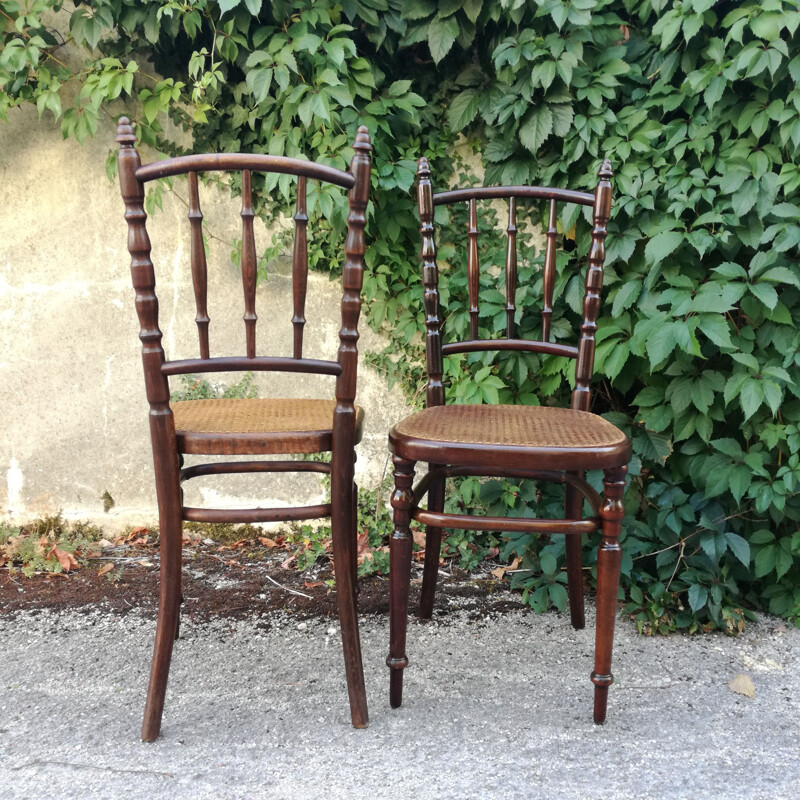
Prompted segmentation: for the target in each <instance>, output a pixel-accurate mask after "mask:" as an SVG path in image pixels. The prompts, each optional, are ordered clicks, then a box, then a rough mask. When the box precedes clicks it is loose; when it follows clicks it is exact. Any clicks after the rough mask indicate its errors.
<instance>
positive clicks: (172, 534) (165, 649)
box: [142, 470, 183, 742]
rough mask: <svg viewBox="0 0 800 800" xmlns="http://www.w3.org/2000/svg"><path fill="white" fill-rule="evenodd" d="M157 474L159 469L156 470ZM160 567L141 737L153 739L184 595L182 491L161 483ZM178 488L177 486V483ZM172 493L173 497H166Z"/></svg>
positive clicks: (162, 708) (155, 735)
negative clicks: (154, 629) (182, 579)
mask: <svg viewBox="0 0 800 800" xmlns="http://www.w3.org/2000/svg"><path fill="white" fill-rule="evenodd" d="M156 472H157V474H158V470H157V471H156ZM158 488H159V492H158V495H159V497H158V501H159V502H158V505H159V529H160V555H161V569H160V576H159V595H158V621H157V623H156V641H155V646H154V648H153V661H152V664H151V666H150V683H149V685H148V687H147V702H146V703H145V708H144V721H143V723H142V741H144V742H152V741H154V740H155V739H157V738H158V734H159V733H160V731H161V716H162V714H163V712H164V697H165V696H166V692H167V679H168V677H169V665H170V661H171V660H172V645H173V643H174V642H175V639H176V638H177V636H178V631H179V628H178V624H179V612H180V598H181V548H182V546H183V542H182V535H183V521H182V520H181V506H180V502H179V501H180V494H179V491H175V492H174V493H170V492H169V491H168V489H166V487H164V486H163V485H162V486H158ZM176 488H177V487H176ZM167 494H172V495H173V496H172V497H171V498H167V497H165V495H167Z"/></svg>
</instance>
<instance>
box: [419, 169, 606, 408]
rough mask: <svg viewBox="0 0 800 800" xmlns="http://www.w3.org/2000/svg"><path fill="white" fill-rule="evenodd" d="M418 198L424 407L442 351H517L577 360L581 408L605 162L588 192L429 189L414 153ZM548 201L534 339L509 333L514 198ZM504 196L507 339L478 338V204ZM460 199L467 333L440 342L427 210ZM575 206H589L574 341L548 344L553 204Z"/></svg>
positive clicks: (596, 289) (576, 397) (595, 297)
mask: <svg viewBox="0 0 800 800" xmlns="http://www.w3.org/2000/svg"><path fill="white" fill-rule="evenodd" d="M417 175H418V184H417V201H418V205H419V217H420V233H421V235H422V283H423V287H424V292H423V302H424V305H425V328H426V337H425V347H426V352H427V371H428V385H427V405H428V406H435V405H443V404H444V402H445V398H444V384H443V382H442V373H443V363H442V359H443V357H444V356H446V355H454V354H456V353H471V352H478V351H487V350H489V351H491V350H494V351H500V350H503V351H517V352H523V353H544V354H552V355H558V356H566V357H568V358H573V359H575V360H576V363H575V388H574V390H573V392H572V408H575V409H578V410H582V411H587V410H588V409H589V403H590V383H591V379H592V370H593V366H594V350H595V333H596V330H597V315H598V312H599V308H600V289H601V287H602V284H603V262H604V260H605V238H606V224H607V223H608V218H609V214H610V213H611V178H612V175H613V173H612V171H611V162H610V161H608V160H605V161H603V164H602V166H601V167H600V171H599V173H598V176H599V181H598V184H597V187H596V188H595V191H594V194H589V193H587V192H577V191H571V190H568V189H557V188H547V187H542V186H480V187H474V188H470V189H454V190H451V191H447V192H439V193H437V194H434V193H433V188H432V186H431V171H430V166H429V165H428V161H427V159H425V158H421V159H420V161H419V167H418V170H417ZM520 198H525V199H527V198H533V199H537V198H539V199H547V200H549V201H550V203H549V213H548V225H547V234H546V245H545V256H544V268H543V275H542V284H543V297H542V336H541V339H539V340H530V339H519V338H516V337H515V329H514V315H515V313H516V307H515V296H516V289H517V199H520ZM496 199H507V200H508V226H507V231H506V235H507V244H506V260H505V283H506V336H505V338H500V339H480V338H479V334H478V314H479V304H478V302H479V298H478V294H479V269H480V264H479V256H478V209H477V202H478V201H479V200H496ZM461 202H466V203H467V204H468V222H467V225H468V230H467V291H468V297H469V335H470V338H469V339H466V340H462V341H453V342H448V343H447V344H443V343H442V334H441V329H442V320H441V316H440V313H441V312H440V305H439V270H438V267H437V264H436V243H435V239H434V224H433V211H434V207H435V206H445V205H451V204H453V203H461ZM559 202H563V203H578V204H580V205H585V206H591V207H592V221H593V224H592V239H591V246H590V249H589V257H588V264H587V267H586V277H585V290H584V295H583V321H582V323H581V326H580V334H579V337H578V344H577V346H576V347H575V346H569V345H565V344H559V343H557V342H552V341H551V340H550V338H551V332H550V323H551V318H552V313H553V287H554V285H555V279H556V238H557V234H558V231H557V228H556V221H557V219H558V203H559Z"/></svg>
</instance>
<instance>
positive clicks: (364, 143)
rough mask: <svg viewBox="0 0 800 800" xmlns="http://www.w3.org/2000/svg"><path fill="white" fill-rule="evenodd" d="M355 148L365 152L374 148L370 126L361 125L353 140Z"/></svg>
mask: <svg viewBox="0 0 800 800" xmlns="http://www.w3.org/2000/svg"><path fill="white" fill-rule="evenodd" d="M353 148H354V149H355V150H361V151H362V152H364V153H368V152H369V151H370V150H372V144H371V142H370V138H369V128H368V127H367V126H366V125H359V127H358V133H356V140H355V142H353Z"/></svg>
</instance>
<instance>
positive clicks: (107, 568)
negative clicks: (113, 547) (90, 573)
mask: <svg viewBox="0 0 800 800" xmlns="http://www.w3.org/2000/svg"><path fill="white" fill-rule="evenodd" d="M112 569H114V562H113V561H109V562H108V564H103V566H102V567H100V569H99V570H97V574H98V575H105V574H106V573H107V572H111V570H112Z"/></svg>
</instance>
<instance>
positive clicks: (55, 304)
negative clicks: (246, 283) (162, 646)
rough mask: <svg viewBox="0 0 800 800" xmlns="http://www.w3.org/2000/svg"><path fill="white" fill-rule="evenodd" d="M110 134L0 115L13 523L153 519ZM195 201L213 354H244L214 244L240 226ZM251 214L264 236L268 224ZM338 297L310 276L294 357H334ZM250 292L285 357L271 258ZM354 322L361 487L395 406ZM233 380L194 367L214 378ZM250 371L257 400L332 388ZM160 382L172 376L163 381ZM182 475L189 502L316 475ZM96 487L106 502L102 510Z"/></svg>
mask: <svg viewBox="0 0 800 800" xmlns="http://www.w3.org/2000/svg"><path fill="white" fill-rule="evenodd" d="M48 117H49V115H48ZM113 147H114V128H113V125H112V124H111V123H110V122H106V123H105V124H101V126H100V128H99V130H98V132H97V134H96V136H95V138H94V139H93V140H91V141H88V142H86V143H84V144H83V145H79V144H78V143H77V142H75V141H73V140H67V141H64V140H63V139H62V138H61V135H60V132H59V129H58V125H57V124H56V123H53V122H52V120H51V119H48V118H47V117H46V118H45V119H43V120H42V121H37V118H36V111H35V109H30V108H26V109H15V110H13V111H12V112H11V114H10V115H9V120H8V122H6V123H2V124H0V185H2V198H3V202H2V206H0V385H1V386H2V390H0V391H2V393H3V402H2V414H0V473H2V475H1V476H0V510H2V512H4V514H5V515H6V517H7V518H9V519H11V520H12V521H19V520H24V519H28V518H31V517H34V516H38V515H41V514H45V513H53V512H56V511H59V510H61V511H63V512H64V514H65V516H68V517H80V518H90V519H96V520H97V521H102V522H105V523H106V524H109V523H116V524H124V523H129V522H131V523H133V522H141V521H146V520H152V519H154V518H155V516H156V510H155V489H154V481H153V476H152V460H151V455H150V443H149V430H148V424H147V403H146V400H145V395H144V385H143V378H142V368H141V357H140V344H139V340H138V338H137V334H138V330H139V324H138V320H137V317H136V313H135V308H134V302H133V301H134V298H133V289H132V287H131V282H130V272H129V265H130V259H129V255H128V252H127V249H126V238H127V233H126V225H125V222H124V220H123V216H122V214H123V205H122V200H121V198H120V196H119V190H118V186H117V184H116V182H110V181H109V180H108V179H107V177H106V175H105V169H104V165H105V160H106V156H107V154H108V152H109V149H111V148H113ZM143 157H144V160H149V156H148V155H147V154H145V155H144V156H143ZM175 188H176V193H175V194H170V193H166V194H165V196H164V209H163V211H158V212H157V213H156V214H155V216H154V217H153V219H151V220H150V221H149V231H150V234H151V238H152V241H153V254H152V257H153V262H154V264H155V266H156V276H157V289H158V295H159V300H160V306H161V314H160V323H161V329H162V331H163V332H164V347H165V350H166V351H167V356H168V358H192V357H197V356H198V355H199V352H198V349H197V335H196V328H195V324H194V313H195V312H194V298H193V292H192V285H191V274H190V268H189V236H188V222H187V219H186V206H185V205H184V203H183V202H182V200H181V198H183V199H186V197H187V190H186V184H185V180H183V181H182V180H178V181H176V184H175ZM201 205H202V207H203V212H204V214H205V217H206V221H207V222H208V225H209V228H210V230H211V231H212V233H213V234H214V236H216V237H219V239H221V240H223V241H218V240H217V239H211V240H210V246H209V257H208V263H209V315H210V317H211V329H210V330H211V350H212V355H243V354H244V324H243V322H242V319H241V317H242V314H243V311H244V307H243V300H242V288H241V275H240V272H239V270H238V268H236V267H235V266H234V265H233V264H232V263H231V261H230V247H229V245H228V244H227V242H230V241H231V240H232V239H233V238H234V237H235V236H238V235H240V233H239V231H240V227H239V224H240V223H239V204H238V202H237V201H236V200H234V199H232V198H230V197H229V196H227V194H223V193H222V192H220V191H217V190H216V189H213V188H211V187H208V188H204V187H202V186H201ZM256 227H257V230H256V244H257V248H258V247H261V248H263V247H264V246H265V245H266V244H267V243H268V241H269V239H268V233H267V231H266V230H264V228H263V226H260V225H259V223H258V222H257V223H256ZM309 231H310V232H312V226H311V225H309ZM340 297H341V293H340V284H339V283H338V282H331V281H329V280H328V278H327V277H326V276H324V275H320V274H317V273H312V274H311V275H310V276H309V293H308V304H307V310H306V317H307V319H308V324H307V325H306V334H305V339H306V342H307V348H306V352H304V355H307V356H308V357H316V358H335V354H336V348H337V345H338V329H339V300H340ZM256 302H257V309H256V310H257V312H258V314H259V324H258V351H259V353H261V354H267V353H271V354H275V355H279V354H289V353H290V352H291V325H290V322H289V320H290V318H291V316H292V309H291V279H290V277H289V272H288V265H287V264H286V263H285V262H283V261H280V260H279V262H278V263H277V264H276V265H274V266H273V269H272V271H271V275H270V277H269V279H268V280H267V281H266V282H265V283H263V284H261V285H260V286H259V288H258V292H257V301H256ZM360 329H361V334H362V338H361V341H360V343H359V350H360V353H361V356H362V361H361V363H360V373H359V387H358V402H359V403H360V404H361V405H362V406H363V407H364V408H365V411H366V420H367V422H366V428H365V436H364V441H363V442H362V443H361V445H360V446H359V448H358V453H359V456H358V462H357V480H358V481H359V483H360V484H361V485H362V486H375V485H377V483H378V482H379V480H380V477H381V475H382V473H383V470H384V468H385V466H386V460H387V450H386V432H387V431H388V429H389V427H390V426H391V425H392V424H393V423H394V422H395V421H397V420H398V419H400V418H401V417H402V416H403V415H404V414H405V413H407V412H408V408H407V406H406V404H405V402H404V400H403V398H402V395H401V394H400V392H399V390H398V389H397V388H396V387H395V389H394V390H393V391H389V390H388V389H387V388H386V384H385V381H384V379H383V378H382V377H381V376H380V375H379V374H377V373H376V372H375V371H373V370H371V369H370V368H369V367H368V366H366V365H365V364H364V363H363V353H364V351H365V350H368V349H372V350H379V349H381V348H382V347H383V346H384V341H383V340H382V339H381V337H379V336H377V335H376V334H375V333H373V332H372V331H371V330H369V328H368V326H367V325H366V323H364V321H363V318H362V323H361V325H360ZM238 377H239V376H237V375H225V374H221V375H211V376H209V378H210V380H212V382H215V383H222V384H228V385H229V384H230V383H232V382H234V381H236V380H237V379H238ZM256 379H257V383H258V387H259V396H262V397H265V396H283V397H297V396H302V395H307V394H310V395H311V396H317V397H332V396H333V379H332V378H325V377H316V376H302V375H284V376H278V375H276V374H275V373H261V374H259V375H257V376H256ZM173 387H174V388H180V383H179V382H178V381H175V379H173ZM186 486H187V493H186V502H187V503H189V504H203V503H206V504H212V505H213V504H219V505H222V506H237V505H238V506H255V505H262V506H263V505H270V504H276V505H281V504H283V503H287V504H293V503H296V502H302V503H305V502H314V501H315V500H316V499H317V498H319V497H320V496H321V490H320V487H319V482H318V479H317V478H314V477H313V476H308V475H305V476H268V475H267V476H260V477H259V476H235V477H226V478H212V479H195V480H194V481H192V482H189V483H188V484H187V485H186ZM198 486H199V487H200V488H196V487H198ZM104 492H108V493H109V494H110V495H111V497H112V498H113V499H114V502H115V506H114V508H112V509H111V511H110V512H109V513H107V514H104V512H103V502H102V499H101V497H102V495H103V493H104Z"/></svg>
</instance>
